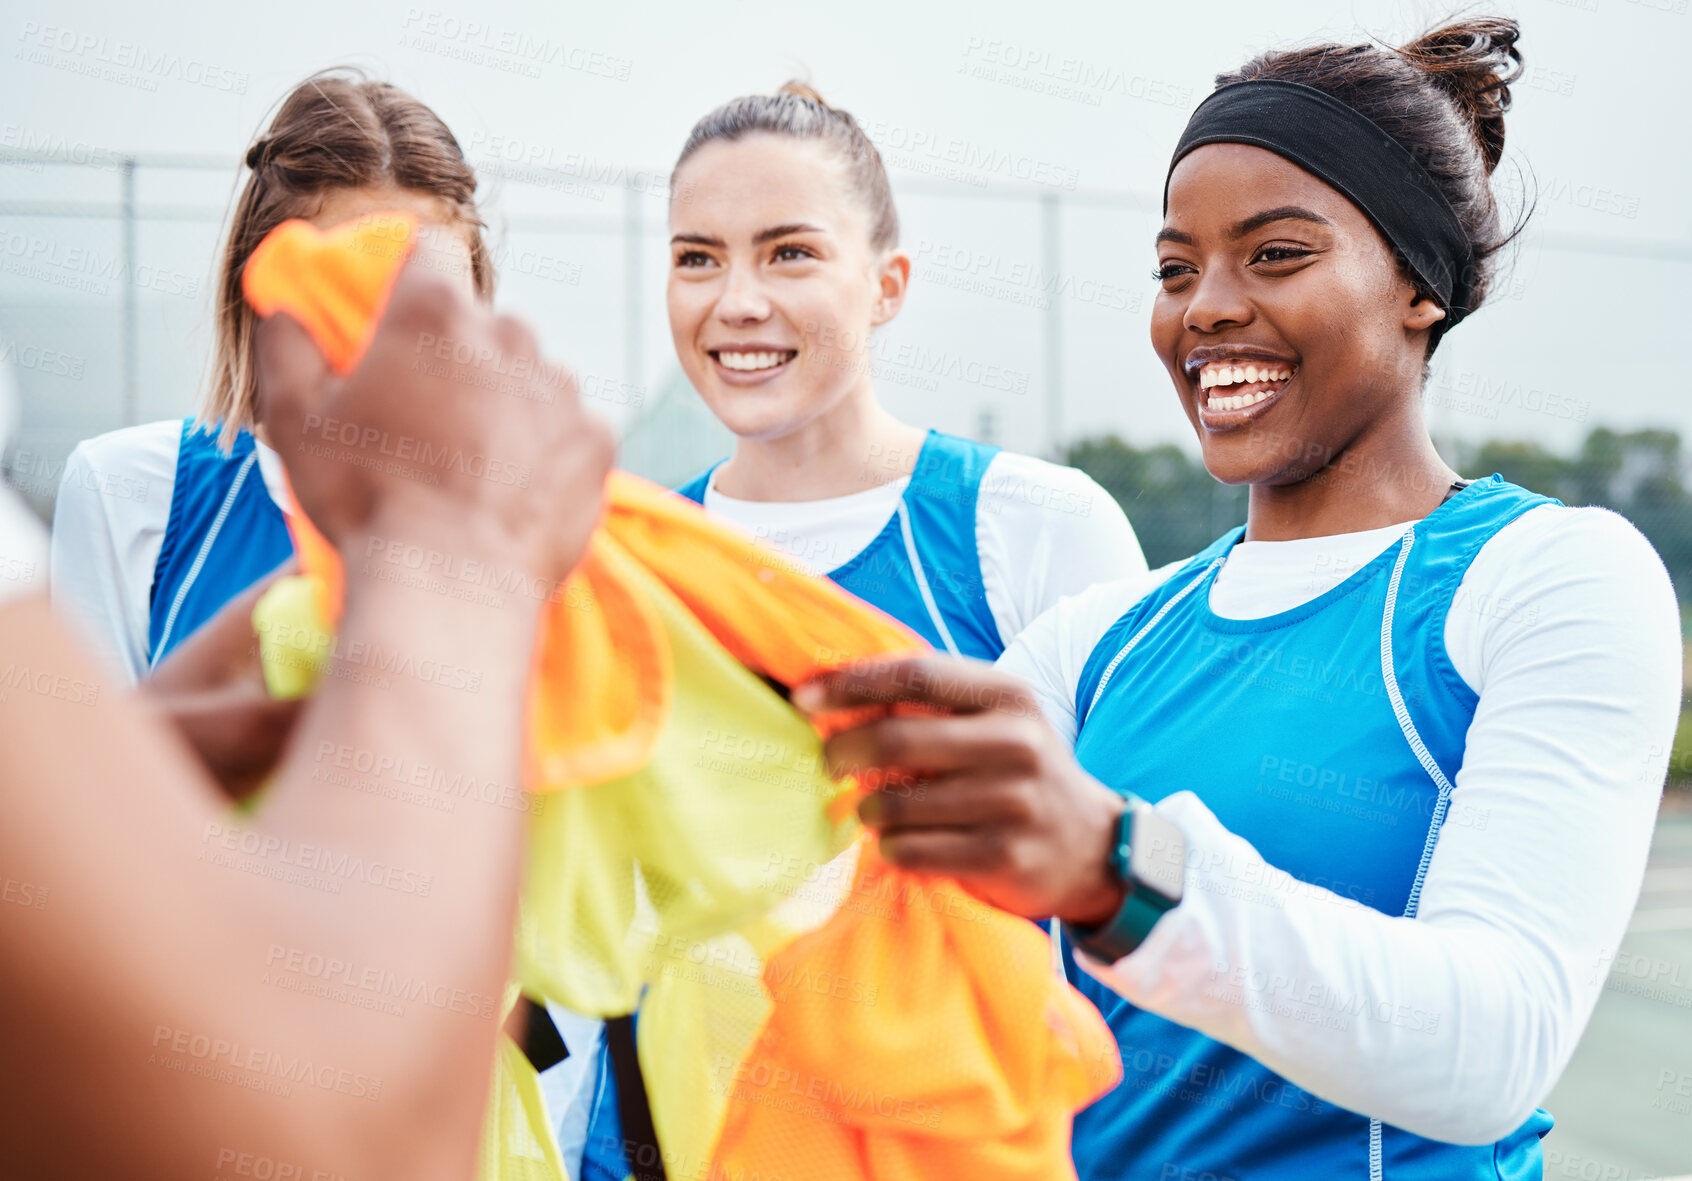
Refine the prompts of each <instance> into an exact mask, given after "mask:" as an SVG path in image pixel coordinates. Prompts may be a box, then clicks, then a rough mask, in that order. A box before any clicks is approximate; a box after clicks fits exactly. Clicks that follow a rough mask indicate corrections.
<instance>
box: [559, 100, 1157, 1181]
mask: <svg viewBox="0 0 1692 1181" xmlns="http://www.w3.org/2000/svg"><path fill="white" fill-rule="evenodd" d="M673 176H674V177H675V183H676V189H677V192H678V193H680V194H684V196H681V197H678V198H677V199H676V200H674V201H672V202H671V206H670V231H671V239H670V253H671V267H670V280H669V287H668V297H667V298H668V306H669V318H670V333H671V336H672V338H673V340H674V343H675V348H676V356H677V357H678V358H679V359H680V361H681V366H682V370H683V372H685V373H686V374H687V378H688V380H689V382H691V383H692V385H693V388H694V389H695V390H697V391H698V393H699V395H700V397H701V398H703V399H704V400H705V404H706V405H707V406H709V407H710V409H711V412H712V413H713V414H715V415H716V416H717V417H718V418H719V419H720V420H721V421H722V423H723V425H725V426H726V427H728V428H729V430H731V431H732V432H734V434H735V435H736V436H737V439H736V442H735V447H734V453H733V454H732V455H730V456H729V457H728V458H727V459H725V460H723V461H721V462H719V463H717V464H715V465H713V466H712V467H711V468H710V469H709V470H708V471H706V472H704V473H703V474H701V475H700V476H698V477H697V478H696V479H694V480H692V481H690V482H689V483H687V484H685V485H683V486H682V487H681V488H680V489H678V491H679V492H680V493H681V495H683V496H686V497H688V498H689V499H691V500H694V501H696V502H698V503H700V504H702V505H704V506H705V508H706V509H708V510H710V511H711V512H713V513H716V514H718V515H720V516H723V517H727V518H728V519H729V520H731V521H733V522H735V523H736V524H738V525H740V526H742V527H744V528H745V529H747V530H748V531H749V532H751V533H753V534H755V535H756V536H758V537H760V538H762V539H764V540H765V541H767V542H769V543H771V544H773V545H775V546H778V547H780V548H781V549H782V550H784V551H786V552H787V553H788V554H789V555H791V556H792V557H793V558H794V559H795V560H796V561H799V562H802V563H803V564H805V565H806V566H808V567H810V568H812V569H815V570H819V571H821V572H823V573H825V574H827V575H828V576H829V577H831V578H832V579H834V581H835V582H837V583H839V584H840V585H841V586H843V587H845V588H846V589H847V590H849V591H851V592H852V593H853V594H855V595H857V596H858V597H859V598H861V599H864V600H865V601H866V602H869V603H871V604H873V605H875V606H876V607H879V608H881V609H882V610H883V611H885V612H887V613H888V614H889V615H891V616H893V617H894V618H895V619H898V620H899V621H900V622H902V623H904V624H906V625H907V626H909V627H910V628H912V629H913V630H915V631H916V632H918V633H919V634H921V635H922V636H923V637H924V638H925V639H926V640H927V641H928V642H929V643H930V644H931V645H933V646H934V648H935V649H936V650H937V651H941V652H949V653H951V654H953V655H957V656H967V657H973V658H975V659H977V660H983V661H985V660H994V659H996V658H997V657H998V656H999V655H1000V654H1001V653H1002V652H1003V651H1004V650H1005V646H1006V645H1007V644H1009V643H1010V642H1011V641H1012V640H1013V639H1014V638H1015V637H1016V635H1017V634H1018V633H1019V632H1020V631H1021V630H1022V629H1023V628H1024V627H1026V626H1027V625H1028V624H1029V623H1030V622H1032V621H1033V620H1034V619H1035V617H1037V616H1038V615H1040V614H1041V613H1042V612H1044V611H1045V610H1046V609H1047V608H1049V607H1051V606H1052V605H1053V604H1054V603H1056V602H1057V601H1058V600H1059V599H1060V598H1062V597H1064V596H1065V595H1073V594H1077V593H1079V592H1081V591H1083V590H1085V589H1087V588H1088V587H1090V586H1092V585H1094V584H1095V583H1099V582H1104V581H1109V580H1113V579H1118V578H1126V577H1129V576H1132V575H1135V574H1142V573H1144V572H1145V569H1146V561H1145V556H1144V554H1142V553H1141V551H1140V544H1139V541H1138V540H1137V539H1136V538H1135V536H1134V531H1133V529H1132V528H1131V527H1130V526H1129V524H1128V519H1127V517H1126V516H1124V515H1123V512H1122V509H1121V508H1120V507H1119V506H1118V505H1117V504H1116V502H1115V501H1114V500H1113V499H1112V498H1111V497H1110V495H1109V494H1108V493H1107V492H1105V490H1104V489H1103V488H1101V487H1099V485H1098V484H1097V483H1095V482H1094V481H1093V480H1092V479H1091V478H1090V477H1089V476H1087V475H1086V474H1085V473H1082V472H1079V471H1076V470H1075V469H1073V468H1068V467H1061V466H1059V465H1057V464H1054V463H1047V462H1045V461H1044V460H1039V459H1035V458H1033V457H1031V456H1027V455H1018V454H1016V453H1014V452H1010V451H1002V450H1000V449H999V448H997V447H992V446H986V445H984V444H981V443H976V442H972V441H970V440H967V439H960V438H956V437H954V436H951V435H946V434H942V433H941V432H939V431H932V430H931V431H926V432H925V431H922V430H919V429H918V428H916V427H913V426H911V425H909V424H907V423H904V422H901V421H900V420H899V419H897V418H895V417H894V416H893V415H892V414H890V413H889V412H888V411H887V410H886V408H885V407H883V406H882V405H881V402H880V400H879V399H878V398H877V396H876V392H875V382H874V376H873V374H872V373H871V370H870V365H869V356H870V353H869V348H868V345H869V339H870V335H871V333H872V332H873V331H874V330H875V329H876V328H878V327H879V326H881V325H883V324H886V323H888V322H889V321H890V320H892V319H893V318H894V317H895V316H897V315H898V314H899V311H900V309H901V308H902V307H903V305H904V302H905V293H906V289H907V284H908V283H909V280H910V272H911V260H910V256H909V255H908V254H906V253H905V252H904V251H902V250H900V249H899V214H898V210H897V209H896V208H895V207H894V204H893V190H892V186H891V185H890V184H889V183H888V179H887V171H886V169H885V168H884V167H883V165H882V162H881V154H880V153H879V152H877V151H876V149H875V145H874V144H873V143H871V142H870V140H869V137H868V136H866V135H865V134H864V132H863V129H862V128H861V127H859V125H858V122H857V120H855V119H854V118H853V117H852V116H851V115H850V114H849V113H848V112H846V111H843V110H840V109H839V108H836V107H831V106H829V105H828V104H827V103H825V102H824V101H823V100H822V98H821V96H820V95H818V94H817V92H816V91H815V90H813V89H812V88H811V87H809V86H806V85H803V84H801V83H798V82H789V83H787V84H786V85H785V86H783V87H782V88H781V89H780V90H779V91H778V92H777V93H775V94H760V95H748V96H745V97H742V98H737V99H734V100H732V101H730V102H727V103H725V104H723V105H722V106H720V107H718V108H717V109H716V110H714V111H712V112H710V113H709V114H707V115H706V116H705V117H704V118H702V119H700V120H699V122H698V123H696V124H695V125H694V127H693V131H692V133H691V134H690V135H689V136H688V138H687V142H686V143H685V144H684V145H683V147H682V150H681V155H680V157H679V158H678V159H677V161H676V165H675V168H674V170H673ZM613 1063H615V1064H616V1065H615V1066H613ZM601 1066H602V1070H601V1077H600V1079H599V1080H598V1081H597V1082H596V1083H595V1087H596V1090H595V1093H594V1095H593V1096H591V1097H590V1096H586V1095H584V1096H583V1102H584V1103H585V1102H592V1103H593V1105H594V1113H593V1118H592V1122H591V1124H590V1128H589V1134H588V1140H587V1145H586V1148H585V1152H584V1157H583V1165H582V1177H583V1178H584V1181H608V1179H609V1181H622V1179H623V1178H624V1177H627V1176H628V1175H629V1174H630V1171H631V1170H630V1163H629V1162H630V1161H631V1160H634V1161H636V1162H637V1163H638V1162H639V1161H640V1160H641V1159H642V1158H643V1157H647V1156H650V1155H651V1154H652V1153H653V1152H654V1151H656V1148H655V1146H654V1145H653V1144H652V1143H651V1141H652V1138H653V1133H652V1130H651V1122H650V1115H649V1114H648V1113H647V1112H645V1110H644V1106H643V1104H642V1102H641V1100H642V1099H643V1096H642V1095H641V1094H640V1091H641V1086H640V1084H639V1081H638V1079H636V1078H635V1076H636V1074H637V1073H638V1070H637V1064H636V1056H635V1050H634V1044H633V1033H632V1028H631V1026H630V1024H629V1023H628V1022H627V1020H626V1019H624V1020H618V1021H613V1022H611V1023H609V1025H608V1032H607V1039H606V1043H605V1048H604V1050H603V1051H602V1053H601ZM631 1149H632V1150H631Z"/></svg>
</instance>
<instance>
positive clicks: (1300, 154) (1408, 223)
mask: <svg viewBox="0 0 1692 1181" xmlns="http://www.w3.org/2000/svg"><path fill="white" fill-rule="evenodd" d="M1205 144H1251V145H1252V146H1253V147H1259V148H1265V149H1267V150H1268V151H1271V152H1274V153H1275V154H1276V155H1278V156H1284V157H1285V158H1287V159H1288V160H1291V161H1292V162H1293V163H1294V164H1297V165H1298V166H1299V167H1300V168H1302V169H1304V170H1305V171H1306V172H1309V173H1311V174H1313V175H1314V176H1316V177H1318V178H1319V179H1321V180H1323V181H1325V182H1327V183H1328V184H1330V185H1332V186H1333V187H1334V188H1336V189H1338V190H1339V191H1340V192H1342V193H1344V194H1345V195H1346V197H1347V198H1349V199H1350V201H1351V203H1352V204H1353V205H1355V206H1357V208H1359V209H1361V210H1362V211H1363V213H1364V214H1365V215H1366V216H1367V217H1368V218H1369V220H1370V221H1372V222H1374V223H1375V228H1376V229H1378V230H1380V232H1381V234H1382V235H1383V236H1384V237H1385V238H1386V240H1387V241H1388V242H1389V243H1391V244H1392V247H1393V249H1395V250H1397V251H1398V253H1399V254H1400V255H1401V256H1402V257H1403V258H1404V261H1405V262H1407V263H1408V264H1409V265H1410V270H1411V271H1412V272H1414V274H1415V276H1416V278H1417V280H1418V281H1419V282H1420V283H1421V284H1422V286H1423V287H1424V288H1426V290H1427V291H1428V292H1429V293H1430V294H1432V295H1433V296H1434V297H1435V298H1436V299H1438V300H1439V303H1440V306H1441V307H1443V308H1444V309H1445V319H1443V320H1441V321H1440V322H1439V323H1437V324H1435V325H1434V328H1433V331H1434V336H1435V337H1436V338H1438V337H1439V336H1441V335H1443V334H1444V333H1445V332H1446V331H1448V330H1449V329H1451V328H1452V327H1453V326H1455V325H1456V323H1457V322H1458V321H1459V320H1461V319H1462V318H1463V317H1464V316H1466V315H1468V313H1469V299H1470V292H1471V287H1470V283H1469V278H1470V273H1471V257H1472V256H1471V252H1470V249H1469V236H1468V235H1467V234H1465V233H1464V232H1463V225H1462V223H1461V222H1460V221H1458V220H1457V214H1456V212H1455V211H1454V210H1453V209H1452V208H1451V203H1450V202H1449V201H1447V200H1446V199H1445V195H1444V194H1443V193H1441V192H1440V191H1439V186H1438V185H1436V184H1435V183H1434V179H1433V177H1432V176H1430V175H1428V170H1427V169H1425V168H1423V167H1422V166H1421V164H1419V163H1418V162H1417V160H1416V157H1414V156H1413V155H1411V154H1410V152H1409V151H1408V150H1407V149H1406V148H1405V147H1404V145H1403V144H1401V143H1399V142H1398V141H1397V140H1395V139H1393V138H1392V136H1390V135H1388V134H1387V133H1386V132H1384V131H1382V130H1381V128H1380V126H1379V125H1378V124H1376V123H1375V122H1374V121H1373V120H1371V119H1370V118H1369V117H1368V116H1366V115H1364V114H1362V113H1361V112H1359V111H1357V110H1355V109H1354V108H1352V107H1348V106H1347V105H1346V104H1344V103H1342V102H1340V101H1339V100H1338V99H1337V98H1334V97H1333V96H1332V95H1328V94H1324V93H1322V92H1321V91H1320V90H1317V89H1315V88H1314V87H1310V86H1304V85H1301V84H1300V83H1297V82H1282V81H1278V80H1274V79H1261V80H1258V81H1255V82H1236V83H1234V84H1233V85H1231V86H1224V87H1222V88H1221V89H1220V90H1218V91H1216V92H1215V93H1214V94H1212V95H1211V96H1210V97H1209V98H1207V99H1205V100H1204V101H1203V102H1202V103H1200V104H1199V106H1198V110H1196V111H1194V112H1193V117H1192V118H1191V119H1189V120H1188V121H1187V129H1186V131H1184V132H1182V133H1181V142H1180V143H1178V144H1176V145H1175V155H1174V157H1173V158H1172V159H1171V160H1170V161H1169V171H1170V173H1173V172H1174V171H1175V165H1177V164H1179V163H1180V162H1181V158H1182V157H1183V156H1185V155H1186V154H1187V153H1188V152H1190V151H1192V150H1193V149H1194V148H1198V147H1203V146H1204V145H1205ZM1163 210H1164V212H1165V213H1167V212H1169V180H1168V178H1167V177H1165V178H1164V182H1163Z"/></svg>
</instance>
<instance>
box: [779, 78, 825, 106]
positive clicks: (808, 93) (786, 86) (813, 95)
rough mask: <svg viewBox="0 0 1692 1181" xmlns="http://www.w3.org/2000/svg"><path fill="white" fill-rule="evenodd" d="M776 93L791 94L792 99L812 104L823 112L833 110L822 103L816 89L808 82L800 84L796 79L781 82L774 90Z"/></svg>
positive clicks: (821, 97)
mask: <svg viewBox="0 0 1692 1181" xmlns="http://www.w3.org/2000/svg"><path fill="white" fill-rule="evenodd" d="M776 93H777V94H791V95H792V96H793V97H794V98H802V99H805V100H806V101H807V102H814V103H816V104H817V106H819V107H821V108H822V109H823V110H825V111H831V110H833V109H834V108H833V107H831V106H829V105H828V104H827V103H826V102H824V101H823V96H822V95H820V94H818V93H817V92H816V89H815V88H814V87H813V86H812V85H811V84H810V83H809V82H801V81H799V79H797V78H789V79H788V80H787V81H786V82H783V83H782V84H781V86H780V87H779V88H778V89H777V90H776Z"/></svg>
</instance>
